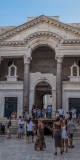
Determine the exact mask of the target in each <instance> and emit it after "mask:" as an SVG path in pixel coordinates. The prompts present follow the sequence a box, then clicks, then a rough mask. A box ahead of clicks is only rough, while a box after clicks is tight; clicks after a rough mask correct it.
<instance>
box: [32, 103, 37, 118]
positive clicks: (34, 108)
mask: <svg viewBox="0 0 80 160" xmlns="http://www.w3.org/2000/svg"><path fill="white" fill-rule="evenodd" d="M36 114H37V109H36V106H35V105H34V104H33V106H32V116H33V119H35V118H36V116H37V115H36Z"/></svg>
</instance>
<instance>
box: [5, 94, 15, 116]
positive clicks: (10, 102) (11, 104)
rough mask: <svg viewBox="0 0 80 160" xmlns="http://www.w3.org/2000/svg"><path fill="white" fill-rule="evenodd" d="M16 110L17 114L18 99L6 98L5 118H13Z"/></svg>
mask: <svg viewBox="0 0 80 160" xmlns="http://www.w3.org/2000/svg"><path fill="white" fill-rule="evenodd" d="M14 110H15V111H16V112H17V97H6V98H5V112H4V117H11V114H12V112H13V111H14Z"/></svg>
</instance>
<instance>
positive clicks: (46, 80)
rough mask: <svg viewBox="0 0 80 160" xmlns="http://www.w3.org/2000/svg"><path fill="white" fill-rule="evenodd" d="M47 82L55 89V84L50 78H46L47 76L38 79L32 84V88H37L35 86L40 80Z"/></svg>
mask: <svg viewBox="0 0 80 160" xmlns="http://www.w3.org/2000/svg"><path fill="white" fill-rule="evenodd" d="M43 81H44V82H47V83H48V84H49V85H50V86H51V88H52V89H53V84H52V82H51V81H50V80H48V79H46V78H45V77H44V78H43V79H38V80H36V81H35V82H34V83H33V85H32V88H34V90H35V87H36V86H37V84H38V83H40V82H43Z"/></svg>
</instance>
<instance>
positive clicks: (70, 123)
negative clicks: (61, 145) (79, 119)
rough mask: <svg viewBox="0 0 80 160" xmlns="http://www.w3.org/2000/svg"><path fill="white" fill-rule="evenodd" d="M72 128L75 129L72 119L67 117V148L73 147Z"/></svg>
mask: <svg viewBox="0 0 80 160" xmlns="http://www.w3.org/2000/svg"><path fill="white" fill-rule="evenodd" d="M74 129H76V127H75V125H74V122H73V119H71V118H69V122H68V131H69V140H70V146H69V148H73V147H74V146H73V134H74Z"/></svg>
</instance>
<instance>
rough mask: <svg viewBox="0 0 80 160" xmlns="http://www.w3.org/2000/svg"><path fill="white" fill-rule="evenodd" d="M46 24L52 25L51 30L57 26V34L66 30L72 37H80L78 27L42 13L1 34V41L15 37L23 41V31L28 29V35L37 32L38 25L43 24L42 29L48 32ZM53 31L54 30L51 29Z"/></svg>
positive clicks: (11, 39)
mask: <svg viewBox="0 0 80 160" xmlns="http://www.w3.org/2000/svg"><path fill="white" fill-rule="evenodd" d="M44 24H45V25H46V26H48V27H51V28H50V29H51V30H52V29H54V27H55V28H56V33H57V35H59V34H58V31H60V32H65V33H66V32H67V35H68V34H70V35H72V37H71V38H72V39H78V40H79V39H80V30H79V29H77V28H75V27H72V26H70V25H67V24H64V23H62V22H60V21H57V20H55V19H52V18H49V17H46V16H44V15H42V16H40V17H37V18H35V19H33V20H31V21H29V22H27V23H25V24H22V25H20V26H18V27H15V28H13V29H12V30H10V31H8V32H6V33H4V34H2V35H0V41H1V42H5V41H9V40H10V41H14V39H15V41H19V40H20V41H21V37H20V35H21V34H23V32H26V31H28V32H29V33H28V35H27V36H29V35H30V34H33V33H35V32H36V30H35V28H36V26H41V27H42V28H41V29H43V30H44V31H46V32H47V29H46V28H45V27H43V26H44ZM45 29H46V30H45ZM32 30H33V33H31V31H32ZM43 30H42V31H43ZM51 32H53V31H51ZM56 33H55V34H56ZM27 36H26V37H27ZM59 36H60V35H59ZM14 37H15V38H14ZM16 37H19V38H18V39H16ZM26 37H24V36H23V39H25V38H26ZM61 37H62V36H61ZM74 37H75V38H74ZM62 38H63V37H62ZM71 38H70V39H71ZM63 39H66V38H63ZM68 39H69V38H68Z"/></svg>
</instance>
